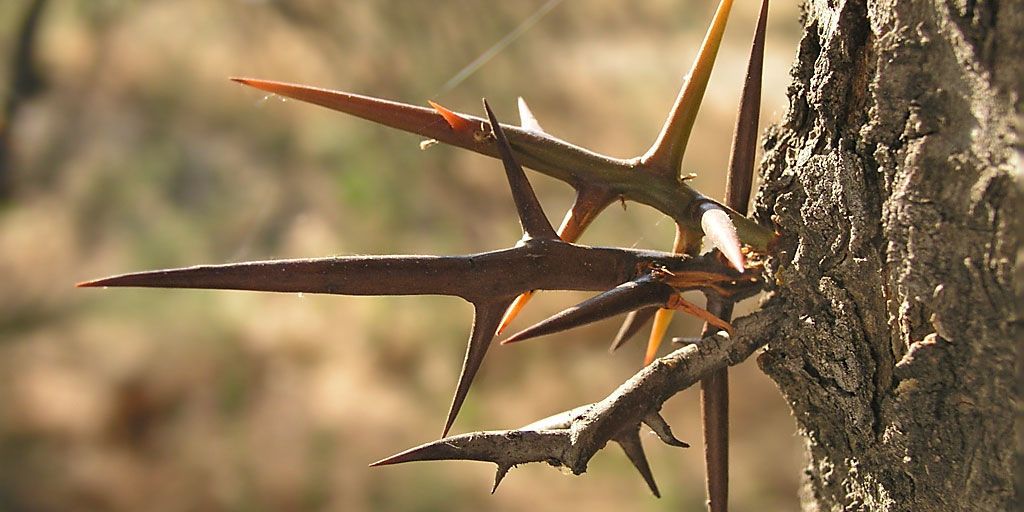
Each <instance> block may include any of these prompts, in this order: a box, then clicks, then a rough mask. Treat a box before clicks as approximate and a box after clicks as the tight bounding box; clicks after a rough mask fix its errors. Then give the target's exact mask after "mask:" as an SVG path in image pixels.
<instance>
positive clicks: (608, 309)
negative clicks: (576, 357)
mask: <svg viewBox="0 0 1024 512" xmlns="http://www.w3.org/2000/svg"><path fill="white" fill-rule="evenodd" d="M674 293H675V290H674V289H673V288H672V287H671V286H668V285H667V284H665V283H662V282H659V281H654V280H651V279H647V278H643V279H639V280H636V281H630V282H628V283H624V284H621V285H619V286H617V287H615V288H612V289H611V290H608V291H607V292H604V293H602V294H600V295H597V296H594V297H592V298H590V299H587V300H585V301H583V302H581V303H579V304H577V305H576V306H573V307H571V308H569V309H566V310H564V311H562V312H560V313H558V314H556V315H554V316H552V317H550V318H548V319H547V320H544V321H541V322H539V323H537V324H534V325H532V326H530V327H527V328H526V329H524V330H522V331H520V332H518V333H516V334H513V335H512V336H510V337H508V338H507V339H505V340H504V341H502V344H507V343H515V342H518V341H523V340H527V339H530V338H536V337H538V336H544V335H547V334H553V333H556V332H561V331H565V330H568V329H572V328H574V327H578V326H580V325H586V324H589V323H592V322H596V321H598V320H603V319H605V318H608V317H611V316H614V315H618V314H621V313H626V312H628V311H632V310H634V309H638V308H641V307H644V306H650V305H653V304H665V303H667V302H668V300H669V298H670V297H671V296H672V295H673V294H674Z"/></svg>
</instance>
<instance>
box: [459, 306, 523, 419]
mask: <svg viewBox="0 0 1024 512" xmlns="http://www.w3.org/2000/svg"><path fill="white" fill-rule="evenodd" d="M511 303H512V300H511V299H509V300H502V301H499V302H491V303H479V304H474V305H473V306H474V308H476V309H475V312H474V317H473V330H472V333H470V335H469V343H468V345H467V346H466V359H465V361H463V363H462V372H461V373H460V374H459V383H458V385H457V386H456V388H455V396H454V397H453V398H452V406H451V408H450V409H449V410H448V419H447V420H445V424H444V430H443V431H442V432H441V437H445V436H447V435H448V431H449V430H451V428H452V423H455V417H456V416H457V415H458V414H459V409H461V408H462V404H463V402H465V401H466V395H467V394H468V393H469V387H470V386H471V385H472V384H473V378H474V377H476V372H477V370H479V369H480V364H481V363H482V362H483V360H484V355H486V354H487V349H488V348H490V346H491V340H493V339H494V332H495V329H497V327H498V322H500V321H501V316H502V314H504V312H505V309H506V308H508V305H509V304H511Z"/></svg>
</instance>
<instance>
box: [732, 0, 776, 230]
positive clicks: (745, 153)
mask: <svg viewBox="0 0 1024 512" xmlns="http://www.w3.org/2000/svg"><path fill="white" fill-rule="evenodd" d="M767 24H768V0H763V1H762V3H761V12H760V14H759V15H758V19H757V27H756V28H755V29H754V40H753V41H752V42H751V44H750V61H749V63H748V64H747V77H746V79H745V80H744V81H743V92H742V93H741V94H740V107H739V115H737V116H736V130H735V131H734V132H733V139H732V151H731V152H730V156H729V173H728V174H727V175H726V181H725V190H726V192H725V194H726V197H725V204H727V205H729V206H730V207H731V208H732V209H734V210H736V211H737V212H738V213H739V214H741V215H746V213H747V202H748V201H749V200H750V188H751V186H752V182H753V179H754V156H755V155H756V153H757V129H758V122H759V121H760V115H761V73H762V69H763V68H764V40H765V31H766V30H765V29H766V26H767Z"/></svg>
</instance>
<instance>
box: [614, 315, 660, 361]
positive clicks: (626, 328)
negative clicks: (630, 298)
mask: <svg viewBox="0 0 1024 512" xmlns="http://www.w3.org/2000/svg"><path fill="white" fill-rule="evenodd" d="M658 309H660V308H658V307H649V308H643V309H638V310H636V311H632V312H630V313H629V315H627V316H626V320H625V321H624V322H622V327H620V328H619V333H618V334H616V335H615V339H613V340H612V345H611V346H610V347H608V352H615V351H616V350H618V349H619V347H621V346H622V345H623V344H625V343H626V342H627V341H629V340H630V339H631V338H632V337H633V336H634V335H635V334H636V333H638V332H640V329H643V328H644V325H647V323H648V322H650V321H651V319H652V318H654V314H655V313H657V312H658Z"/></svg>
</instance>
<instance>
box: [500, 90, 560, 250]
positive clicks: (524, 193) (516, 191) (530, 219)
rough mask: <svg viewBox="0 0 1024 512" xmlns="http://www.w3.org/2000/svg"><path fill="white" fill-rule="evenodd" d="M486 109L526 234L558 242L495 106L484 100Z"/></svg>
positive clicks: (528, 236) (530, 236) (529, 236)
mask: <svg viewBox="0 0 1024 512" xmlns="http://www.w3.org/2000/svg"><path fill="white" fill-rule="evenodd" d="M484 110H486V111H487V119H488V120H490V122H491V129H492V130H493V131H494V139H495V144H497V146H498V153H499V154H500V155H501V161H502V162H503V163H504V164H505V176H507V177H508V184H509V187H510V188H511V189H512V198H513V199H514V200H515V203H516V210H518V211H519V222H520V223H521V224H522V225H523V233H524V234H525V235H526V237H527V238H541V239H548V240H557V239H558V235H557V234H556V233H555V230H554V228H552V227H551V223H549V222H548V218H547V216H546V215H544V209H543V208H542V207H541V205H540V201H538V200H537V195H536V194H534V192H533V187H532V186H531V185H530V181H529V180H527V179H526V173H525V172H524V171H523V168H522V166H520V165H519V163H518V162H516V159H515V157H514V156H513V155H512V146H509V144H508V139H507V138H505V131H504V130H503V129H502V127H501V123H499V122H498V118H497V117H495V115H494V111H493V110H491V106H490V105H488V104H487V100H484Z"/></svg>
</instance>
